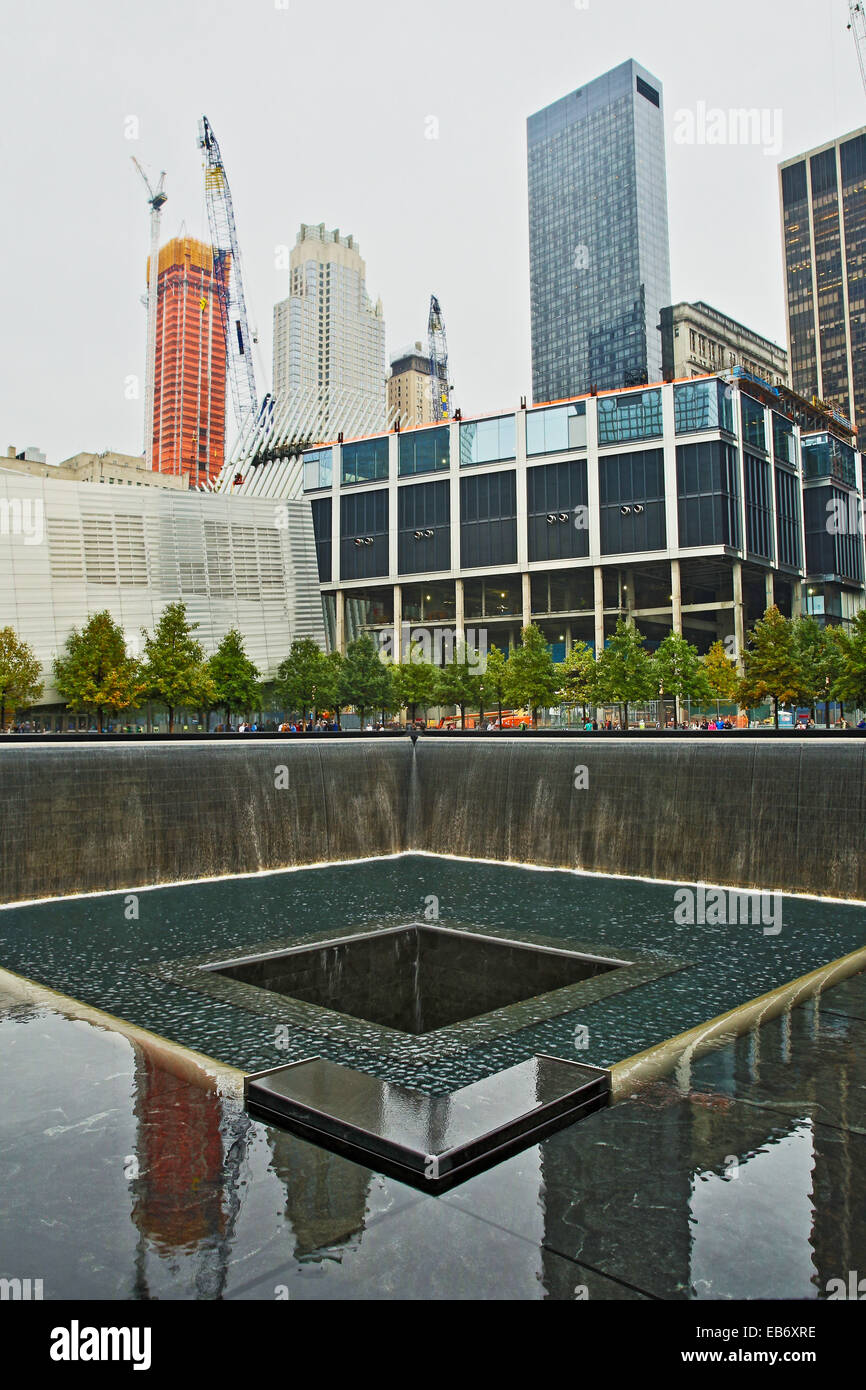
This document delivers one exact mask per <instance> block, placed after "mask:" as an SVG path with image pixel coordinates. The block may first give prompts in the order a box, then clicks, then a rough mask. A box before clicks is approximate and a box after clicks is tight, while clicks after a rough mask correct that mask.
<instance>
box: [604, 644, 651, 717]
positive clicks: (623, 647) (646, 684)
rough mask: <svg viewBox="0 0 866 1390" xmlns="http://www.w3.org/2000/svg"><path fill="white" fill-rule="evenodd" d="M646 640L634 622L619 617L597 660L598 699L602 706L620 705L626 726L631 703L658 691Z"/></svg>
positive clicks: (647, 698)
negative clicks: (646, 648)
mask: <svg viewBox="0 0 866 1390" xmlns="http://www.w3.org/2000/svg"><path fill="white" fill-rule="evenodd" d="M645 640H646V639H645V638H644V635H643V633H642V632H639V631H638V629H637V628H636V627H635V625H634V623H632V622H627V621H626V619H625V618H619V619H618V620H617V624H616V630H615V632H614V634H613V637H611V639H610V642H609V643H608V645H607V646H606V647H605V649H604V651H603V652H602V654H601V656H600V657H599V659H598V661H597V662H596V699H597V701H598V703H599V704H601V705H619V706H620V708H621V710H622V712H623V724H624V726H625V728H628V707H629V705H630V704H635V703H636V702H639V701H641V700H651V699H653V698H654V697H655V695H656V694H657V687H656V684H655V676H654V672H653V667H652V663H651V661H650V657H649V654H648V653H647V652H646V651H645V649H644V642H645Z"/></svg>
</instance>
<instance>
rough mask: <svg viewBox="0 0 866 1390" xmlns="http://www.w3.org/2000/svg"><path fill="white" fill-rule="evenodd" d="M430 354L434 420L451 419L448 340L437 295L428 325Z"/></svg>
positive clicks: (431, 304) (431, 301)
mask: <svg viewBox="0 0 866 1390" xmlns="http://www.w3.org/2000/svg"><path fill="white" fill-rule="evenodd" d="M427 341H428V344H429V354H430V393H431V398H432V401H433V419H434V420H450V419H451V388H450V386H449V385H448V340H447V338H446V337H445V322H444V319H443V318H442V308H441V306H440V304H439V300H438V299H437V298H436V296H435V294H434V295H432V296H431V299H430V318H429V320H428V323H427Z"/></svg>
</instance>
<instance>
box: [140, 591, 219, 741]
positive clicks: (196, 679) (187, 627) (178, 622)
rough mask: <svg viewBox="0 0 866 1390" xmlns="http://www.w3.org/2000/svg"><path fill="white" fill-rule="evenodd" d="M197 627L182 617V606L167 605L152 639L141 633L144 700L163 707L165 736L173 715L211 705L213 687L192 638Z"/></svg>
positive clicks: (172, 726)
mask: <svg viewBox="0 0 866 1390" xmlns="http://www.w3.org/2000/svg"><path fill="white" fill-rule="evenodd" d="M197 628H198V623H191V622H190V621H189V619H188V618H187V616H186V604H185V603H170V604H169V605H168V607H167V608H166V609H165V610H164V611H163V613H162V616H161V617H160V619H159V622H158V623H157V625H156V627H155V628H154V631H153V636H150V635H149V633H147V632H146V631H145V630H144V629H142V636H143V638H144V669H143V671H142V679H143V681H144V684H145V690H146V697H147V699H148V700H152V701H154V703H156V704H160V705H164V706H165V708H166V710H167V712H168V729H169V733H174V716H175V711H176V710H178V709H180V708H181V707H182V706H184V705H186V706H188V707H189V708H190V709H201V708H208V707H210V706H212V705H213V703H214V684H213V681H212V679H211V676H210V673H209V671H208V667H207V663H206V661H205V655H204V648H203V647H202V645H201V643H200V642H198V641H196V639H195V637H194V636H193V634H194V632H195V631H196V629H197Z"/></svg>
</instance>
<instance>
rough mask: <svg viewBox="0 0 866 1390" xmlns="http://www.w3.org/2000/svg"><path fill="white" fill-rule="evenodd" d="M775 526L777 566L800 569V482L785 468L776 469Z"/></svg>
mask: <svg viewBox="0 0 866 1390" xmlns="http://www.w3.org/2000/svg"><path fill="white" fill-rule="evenodd" d="M776 525H777V529H778V533H779V564H780V565H789V566H790V567H791V568H792V569H799V568H800V561H801V547H800V480H799V478H798V477H797V476H796V474H794V473H789V472H788V471H787V469H785V468H777V469H776Z"/></svg>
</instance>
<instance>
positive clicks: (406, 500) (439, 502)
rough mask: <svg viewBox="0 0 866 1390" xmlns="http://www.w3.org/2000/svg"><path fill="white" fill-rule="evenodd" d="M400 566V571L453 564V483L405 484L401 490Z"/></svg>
mask: <svg viewBox="0 0 866 1390" xmlns="http://www.w3.org/2000/svg"><path fill="white" fill-rule="evenodd" d="M397 532H398V536H397V567H398V571H399V573H400V574H421V573H423V572H424V571H430V572H432V571H435V570H450V568H451V484H450V482H449V481H448V479H447V478H443V479H442V480H441V481H438V482H433V483H416V484H414V485H412V486H408V487H401V488H400V490H399V492H398V493H397Z"/></svg>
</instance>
